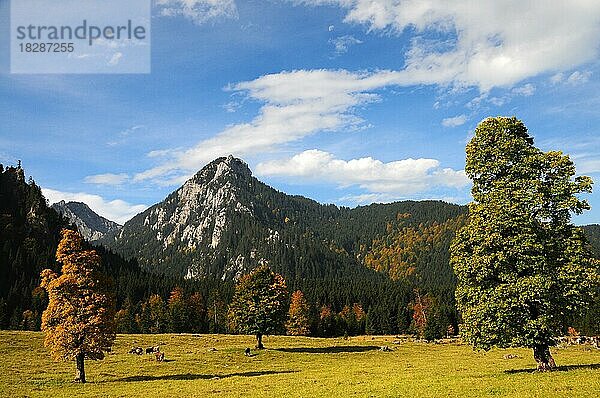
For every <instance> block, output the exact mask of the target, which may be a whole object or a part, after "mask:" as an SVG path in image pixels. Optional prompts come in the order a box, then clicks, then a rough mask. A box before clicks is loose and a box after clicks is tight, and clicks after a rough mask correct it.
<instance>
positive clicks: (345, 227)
mask: <svg viewBox="0 0 600 398" xmlns="http://www.w3.org/2000/svg"><path fill="white" fill-rule="evenodd" d="M465 211H466V208H465V207H464V206H458V205H453V204H449V203H444V202H440V201H423V202H415V201H406V202H397V203H392V204H386V205H381V204H376V205H370V206H363V207H358V208H355V209H349V208H345V207H337V206H334V205H322V204H320V203H318V202H316V201H313V200H310V199H307V198H304V197H301V196H291V195H287V194H285V193H282V192H279V191H277V190H275V189H273V188H271V187H269V186H268V185H266V184H264V183H262V182H260V181H259V180H258V179H256V178H255V177H253V176H252V172H251V171H250V169H249V167H248V165H247V164H246V163H244V162H243V161H242V160H240V159H237V158H234V157H232V156H229V157H226V158H225V157H222V158H218V159H216V160H214V161H213V162H211V163H209V164H208V165H206V166H205V167H204V168H203V169H202V170H200V171H199V172H198V173H197V174H196V175H195V176H193V177H192V178H191V179H189V180H188V181H186V182H185V183H184V184H183V186H181V187H180V188H179V189H177V190H176V191H175V192H173V193H172V194H170V195H169V196H168V197H167V198H166V199H165V200H164V201H162V202H160V203H158V204H156V205H154V206H152V207H150V208H149V209H147V210H146V211H144V212H143V213H140V214H138V215H137V216H135V217H134V218H133V219H131V220H130V221H128V222H127V223H125V225H124V226H123V228H122V229H121V230H119V231H118V232H113V233H110V234H108V235H106V236H105V237H104V238H103V239H101V240H100V243H101V244H103V245H105V246H107V247H109V248H111V249H112V250H115V251H116V252H117V253H120V254H122V255H123V256H125V257H126V258H132V257H137V259H138V260H139V262H140V264H141V265H142V266H143V267H145V268H147V269H149V270H151V271H154V272H162V273H166V274H174V275H184V276H186V277H187V278H200V277H206V276H211V277H215V276H217V277H219V278H221V279H223V280H226V279H235V278H236V277H238V276H240V275H241V274H243V273H245V272H247V271H248V270H249V269H251V268H253V267H254V266H255V265H256V264H258V263H259V262H261V261H267V262H269V263H270V264H271V265H272V267H273V268H274V269H276V270H277V271H279V272H282V273H283V274H284V275H285V276H286V277H287V278H308V279H315V278H328V277H336V276H341V275H349V274H353V273H360V274H363V273H365V272H367V271H368V270H367V268H366V267H365V266H364V265H365V264H364V263H363V259H364V258H365V256H366V255H367V254H368V251H369V249H370V248H371V246H372V244H373V240H374V239H376V238H377V237H379V236H381V235H383V234H385V233H386V231H387V230H388V229H389V228H394V226H395V225H397V224H398V223H399V221H398V220H400V221H401V224H402V225H403V226H404V227H409V226H415V227H416V226H418V225H422V226H423V225H429V224H432V223H437V224H440V225H441V224H444V223H446V222H448V221H449V220H451V219H455V218H456V217H458V216H460V215H461V214H464V213H465ZM392 224H393V225H394V226H392ZM436 250H437V248H436ZM446 251H447V250H446ZM443 261H444V262H445V264H443V265H442V266H445V267H446V269H447V270H448V269H449V267H448V265H447V260H446V259H443ZM371 268H374V267H371ZM368 272H371V271H368ZM450 273H451V270H450Z"/></svg>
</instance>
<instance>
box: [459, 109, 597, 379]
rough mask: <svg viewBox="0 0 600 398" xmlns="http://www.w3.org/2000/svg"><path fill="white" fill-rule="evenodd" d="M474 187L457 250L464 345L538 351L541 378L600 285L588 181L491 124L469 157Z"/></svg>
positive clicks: (511, 121) (515, 126)
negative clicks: (580, 222)
mask: <svg viewBox="0 0 600 398" xmlns="http://www.w3.org/2000/svg"><path fill="white" fill-rule="evenodd" d="M466 152H467V160H466V168H465V171H466V173H467V175H468V176H469V178H471V180H472V181H473V188H472V191H471V192H472V195H473V202H472V203H470V204H469V221H468V224H467V225H466V226H465V227H463V228H462V229H461V230H460V231H459V232H458V234H457V236H456V238H455V240H454V241H453V243H452V247H451V263H452V265H453V267H454V270H455V272H456V275H457V277H458V286H457V289H456V299H457V304H458V308H459V310H460V311H461V313H462V317H463V322H464V323H463V325H462V328H461V334H462V336H463V338H464V339H465V340H466V341H467V342H469V343H471V344H472V345H474V346H475V347H477V348H480V349H484V350H488V349H490V348H492V347H493V346H497V347H516V346H520V347H529V348H532V349H533V354H534V358H535V360H536V362H537V365H538V369H539V370H548V369H552V368H554V367H555V366H556V365H555V362H554V359H553V358H552V355H551V354H550V349H549V348H550V347H551V346H553V345H554V344H555V337H556V336H557V335H559V334H561V333H564V330H565V328H566V326H567V325H568V323H569V322H570V321H571V320H572V316H573V315H575V314H577V313H578V312H579V311H581V310H582V309H584V308H585V307H586V305H587V304H588V302H589V300H590V299H591V297H590V296H591V292H592V291H593V289H594V285H596V284H597V283H598V262H597V261H596V260H593V259H592V258H591V254H590V252H589V250H588V245H587V243H586V240H585V238H584V236H583V233H582V231H581V229H579V228H577V227H575V226H574V225H573V224H572V223H571V220H570V218H571V215H572V214H573V213H575V214H580V213H582V212H583V211H584V210H587V209H589V205H588V203H587V202H586V201H584V200H580V199H579V198H578V197H577V196H576V195H577V194H579V193H585V192H591V188H592V180H591V179H590V178H589V177H575V166H574V164H573V162H572V161H571V160H570V159H569V157H568V156H566V155H563V154H562V153H561V152H556V151H550V152H543V151H541V150H540V149H538V148H536V147H535V146H534V144H533V138H532V137H530V136H529V134H528V133H527V128H526V127H525V125H524V124H523V123H522V122H521V121H519V120H517V119H516V118H514V117H513V118H504V117H498V118H488V119H486V120H484V121H482V122H481V123H480V124H479V126H478V127H477V129H476V130H475V135H474V137H473V139H471V141H470V142H469V144H468V145H467V148H466Z"/></svg>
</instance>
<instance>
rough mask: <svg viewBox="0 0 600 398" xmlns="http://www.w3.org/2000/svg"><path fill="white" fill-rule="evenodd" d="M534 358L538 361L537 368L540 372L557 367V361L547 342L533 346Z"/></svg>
mask: <svg viewBox="0 0 600 398" xmlns="http://www.w3.org/2000/svg"><path fill="white" fill-rule="evenodd" d="M533 358H534V359H535V362H537V370H538V371H540V372H546V371H548V370H554V369H556V363H555V362H554V358H552V354H551V353H550V347H549V346H548V345H547V344H545V345H539V346H536V347H533Z"/></svg>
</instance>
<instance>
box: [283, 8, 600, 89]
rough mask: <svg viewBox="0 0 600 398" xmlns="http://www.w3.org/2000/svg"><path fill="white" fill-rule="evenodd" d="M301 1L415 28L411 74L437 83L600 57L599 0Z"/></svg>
mask: <svg viewBox="0 0 600 398" xmlns="http://www.w3.org/2000/svg"><path fill="white" fill-rule="evenodd" d="M294 2H295V3H299V4H306V5H313V6H318V5H337V6H339V7H341V8H343V9H345V10H347V13H346V16H345V22H347V23H357V24H364V25H366V26H368V28H369V30H370V31H382V32H391V33H397V34H400V33H402V32H405V31H406V30H411V31H412V32H414V34H415V37H414V39H413V41H412V47H411V49H410V50H409V51H408V53H407V54H406V68H405V71H406V72H410V73H411V74H416V75H420V74H422V73H424V72H427V73H429V75H430V76H429V78H428V80H429V81H431V82H440V83H441V82H444V83H452V84H454V85H458V86H478V87H479V88H480V89H481V90H482V91H488V90H489V89H491V88H492V87H498V86H508V87H510V86H512V85H514V84H515V83H517V82H519V81H521V80H523V79H526V78H528V77H532V76H536V75H538V74H541V73H545V72H551V71H565V70H569V69H572V68H573V67H575V66H577V65H581V64H583V63H586V62H589V61H591V60H593V59H596V58H597V56H598V51H599V46H598V37H600V2H599V1H597V0H578V1H572V2H566V1H562V0H547V1H519V0H479V1H448V0H427V1H409V0H405V1H401V0H295V1H294ZM430 33H442V35H438V36H441V37H442V38H440V39H431V38H430V37H431V35H430ZM426 35H427V36H428V39H424V37H425V36H426ZM448 37H450V38H451V39H454V40H451V41H450V42H449V41H448Z"/></svg>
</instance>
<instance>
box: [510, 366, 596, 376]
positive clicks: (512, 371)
mask: <svg viewBox="0 0 600 398" xmlns="http://www.w3.org/2000/svg"><path fill="white" fill-rule="evenodd" d="M577 369H589V370H596V369H600V363H591V364H587V365H565V366H559V367H557V368H556V369H554V370H553V372H568V371H569V370H577ZM535 372H537V369H511V370H505V371H504V373H508V374H516V373H535Z"/></svg>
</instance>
